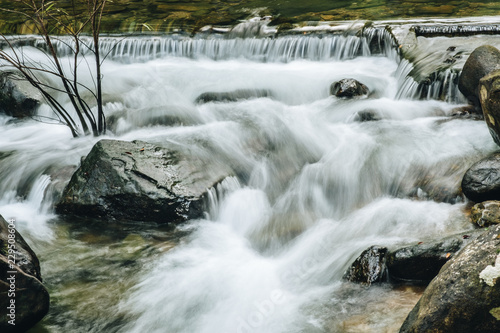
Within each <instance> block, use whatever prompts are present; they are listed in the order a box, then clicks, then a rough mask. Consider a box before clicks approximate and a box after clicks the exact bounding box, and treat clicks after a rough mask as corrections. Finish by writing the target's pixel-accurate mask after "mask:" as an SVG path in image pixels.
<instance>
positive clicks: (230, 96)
mask: <svg viewBox="0 0 500 333" xmlns="http://www.w3.org/2000/svg"><path fill="white" fill-rule="evenodd" d="M262 97H272V93H271V91H269V90H266V89H238V90H234V91H228V92H206V93H203V94H201V95H200V96H198V97H197V98H196V100H195V102H196V103H198V104H202V103H209V102H236V101H239V100H245V99H251V98H262Z"/></svg>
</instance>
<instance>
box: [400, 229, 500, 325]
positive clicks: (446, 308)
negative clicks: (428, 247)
mask: <svg viewBox="0 0 500 333" xmlns="http://www.w3.org/2000/svg"><path fill="white" fill-rule="evenodd" d="M499 251H500V225H499V226H495V227H492V228H490V230H489V231H487V232H485V233H483V234H482V235H481V236H479V237H478V238H477V239H476V240H474V241H472V242H471V243H470V244H468V245H467V246H466V247H464V248H463V249H462V250H461V251H460V252H459V253H457V254H456V256H454V257H453V258H452V259H450V261H448V262H447V263H446V264H445V265H444V266H443V268H442V269H441V271H440V272H439V275H438V276H437V277H436V278H435V279H434V280H432V282H431V283H430V284H429V286H428V287H427V289H426V290H425V292H424V294H423V295H422V297H421V298H420V300H419V301H418V303H417V305H416V306H415V307H414V308H413V310H412V311H411V312H410V314H409V315H408V317H407V318H406V320H405V322H404V323H403V325H402V327H401V329H400V333H410V332H414V333H416V332H440V333H470V332H481V333H494V332H500V254H498V252H499Z"/></svg>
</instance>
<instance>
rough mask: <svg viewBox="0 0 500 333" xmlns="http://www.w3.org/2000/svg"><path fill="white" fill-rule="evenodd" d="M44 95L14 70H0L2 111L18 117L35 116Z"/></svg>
mask: <svg viewBox="0 0 500 333" xmlns="http://www.w3.org/2000/svg"><path fill="white" fill-rule="evenodd" d="M41 101H42V95H41V94H40V92H39V91H38V90H37V89H35V88H34V87H33V86H32V85H31V84H30V83H29V82H28V81H26V80H23V79H22V78H20V77H17V76H16V75H15V74H14V73H12V72H0V112H1V113H4V114H6V115H8V116H12V117H16V118H24V117H30V116H34V115H35V113H36V110H37V109H38V107H39V106H40V103H41Z"/></svg>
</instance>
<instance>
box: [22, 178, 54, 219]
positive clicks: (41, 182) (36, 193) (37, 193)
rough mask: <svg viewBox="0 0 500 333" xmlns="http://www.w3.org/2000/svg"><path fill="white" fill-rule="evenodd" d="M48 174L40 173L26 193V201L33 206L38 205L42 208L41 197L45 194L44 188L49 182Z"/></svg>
mask: <svg viewBox="0 0 500 333" xmlns="http://www.w3.org/2000/svg"><path fill="white" fill-rule="evenodd" d="M50 181H51V179H50V176H49V175H41V176H40V177H39V178H38V179H37V180H36V181H35V182H34V183H33V186H32V188H31V191H30V193H29V195H28V198H27V202H29V203H30V204H31V205H32V206H34V207H39V210H40V209H42V203H43V198H44V196H45V190H46V189H47V186H49V184H50Z"/></svg>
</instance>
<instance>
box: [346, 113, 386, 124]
mask: <svg viewBox="0 0 500 333" xmlns="http://www.w3.org/2000/svg"><path fill="white" fill-rule="evenodd" d="M380 119H382V118H381V117H380V116H379V115H378V114H377V112H376V111H371V110H365V111H359V112H356V113H355V114H354V117H353V119H352V120H353V121H356V122H365V121H377V120H380Z"/></svg>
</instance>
